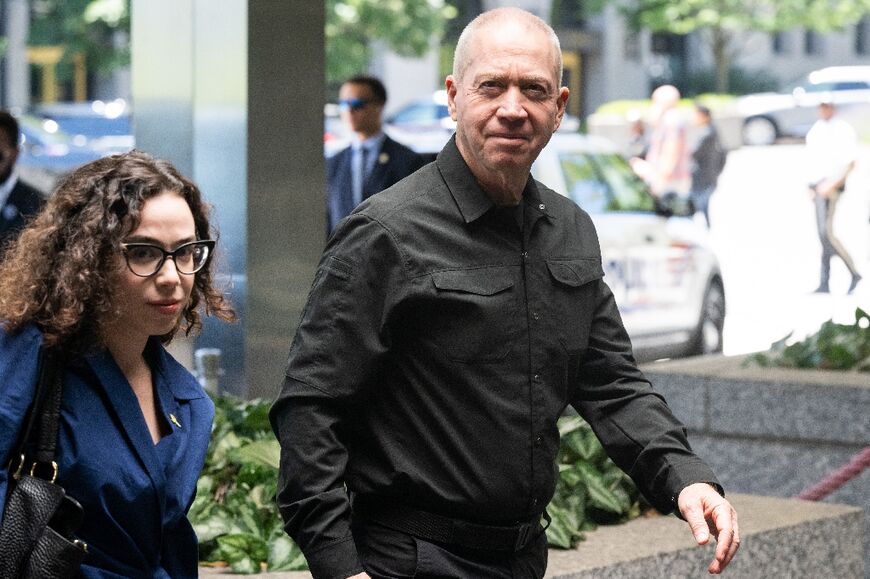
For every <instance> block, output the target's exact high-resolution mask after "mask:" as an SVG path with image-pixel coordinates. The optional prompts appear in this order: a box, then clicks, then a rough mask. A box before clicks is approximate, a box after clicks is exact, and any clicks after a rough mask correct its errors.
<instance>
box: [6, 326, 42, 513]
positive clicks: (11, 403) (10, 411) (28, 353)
mask: <svg viewBox="0 0 870 579" xmlns="http://www.w3.org/2000/svg"><path fill="white" fill-rule="evenodd" d="M41 345H42V334H40V332H39V331H38V330H37V329H36V328H35V327H33V326H29V327H27V328H25V329H24V330H22V331H21V332H19V333H17V334H14V335H12V334H7V333H6V331H4V330H2V329H0V377H2V378H0V464H2V465H3V466H2V468H0V521H2V518H3V511H4V510H5V508H6V492H7V487H8V483H9V480H8V477H9V469H8V468H7V466H8V465H9V461H10V459H11V458H12V456H11V453H12V452H14V451H15V446H16V444H17V443H18V439H19V436H20V435H21V429H22V427H23V425H24V419H25V418H26V415H27V411H28V408H29V407H30V405H31V404H32V402H33V397H34V396H35V395H36V379H37V371H38V369H39V348H40V346H41Z"/></svg>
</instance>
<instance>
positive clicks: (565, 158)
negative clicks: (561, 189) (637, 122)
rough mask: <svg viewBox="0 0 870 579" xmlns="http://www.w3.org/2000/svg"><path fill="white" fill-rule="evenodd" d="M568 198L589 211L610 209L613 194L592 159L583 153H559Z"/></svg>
mask: <svg viewBox="0 0 870 579" xmlns="http://www.w3.org/2000/svg"><path fill="white" fill-rule="evenodd" d="M559 165H560V166H561V168H562V174H563V175H564V176H565V187H566V188H567V194H568V198H569V199H571V200H572V201H573V202H574V203H576V204H577V205H579V206H580V207H582V208H583V209H584V210H585V211H587V212H589V213H603V212H604V211H607V210H608V206H609V205H610V201H611V195H610V192H609V191H608V190H607V184H606V183H605V182H604V181H603V180H602V179H601V176H600V174H599V173H598V171H597V170H596V168H595V165H594V164H593V163H592V160H591V159H590V158H589V157H588V156H587V155H585V154H583V153H577V152H570V153H560V154H559Z"/></svg>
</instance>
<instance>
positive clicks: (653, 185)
mask: <svg viewBox="0 0 870 579" xmlns="http://www.w3.org/2000/svg"><path fill="white" fill-rule="evenodd" d="M651 100H652V104H651V106H650V111H649V112H650V117H651V118H652V131H651V132H650V136H649V145H648V147H647V151H646V155H645V157H643V158H641V157H634V158H632V159H630V163H631V167H632V169H634V171H635V173H637V175H638V176H639V177H640V178H641V179H643V180H644V181H646V182H647V184H648V185H649V187H650V190H651V191H652V192H653V194H654V195H656V196H657V197H665V196H671V195H677V196H680V197H685V196H686V195H687V194H688V193H689V179H690V175H689V147H688V144H687V142H686V121H685V119H684V118H683V115H682V113H681V112H680V111H679V110H677V105H678V104H679V102H680V91H679V90H677V87H675V86H672V85H669V84H666V85H662V86H660V87H658V88H657V89H655V90H654V91H653V92H652V96H651Z"/></svg>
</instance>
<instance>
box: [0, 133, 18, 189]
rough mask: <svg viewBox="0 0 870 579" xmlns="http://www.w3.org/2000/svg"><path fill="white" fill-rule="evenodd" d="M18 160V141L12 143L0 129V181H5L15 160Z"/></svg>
mask: <svg viewBox="0 0 870 579" xmlns="http://www.w3.org/2000/svg"><path fill="white" fill-rule="evenodd" d="M17 160H18V143H14V142H12V141H11V140H10V138H9V137H8V136H7V135H6V133H5V132H3V131H0V181H5V180H6V179H8V178H9V175H10V174H11V173H12V168H13V167H14V166H15V161H17Z"/></svg>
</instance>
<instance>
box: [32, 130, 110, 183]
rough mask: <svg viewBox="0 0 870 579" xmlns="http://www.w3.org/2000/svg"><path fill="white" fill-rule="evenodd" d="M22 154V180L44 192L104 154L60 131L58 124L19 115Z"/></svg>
mask: <svg viewBox="0 0 870 579" xmlns="http://www.w3.org/2000/svg"><path fill="white" fill-rule="evenodd" d="M17 118H18V124H19V126H20V128H21V154H20V155H19V157H18V162H17V164H16V168H17V171H18V174H19V175H21V178H22V180H24V181H26V182H28V183H30V184H31V185H33V186H34V187H36V188H37V189H39V190H41V191H42V192H44V193H46V194H47V193H48V192H49V191H51V190H52V189H53V188H54V186H55V184H56V183H57V181H58V180H59V179H60V177H61V176H63V175H64V174H66V173H68V172H69V171H71V170H73V169H75V168H76V167H78V166H80V165H83V164H85V163H89V162H91V161H94V160H96V159H99V158H100V157H102V156H104V154H103V153H102V152H100V151H97V150H96V149H93V148H91V147H89V146H87V145H86V144H85V145H80V144H77V143H76V142H75V140H74V139H73V137H72V136H70V135H68V134H67V133H65V132H63V131H62V130H60V128H59V127H58V125H57V123H56V122H54V121H52V120H46V119H42V118H39V117H36V116H33V115H19V116H18V117H17Z"/></svg>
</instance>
